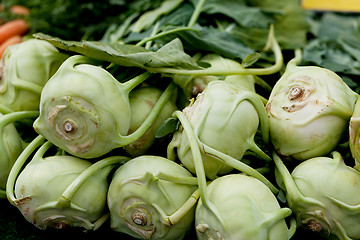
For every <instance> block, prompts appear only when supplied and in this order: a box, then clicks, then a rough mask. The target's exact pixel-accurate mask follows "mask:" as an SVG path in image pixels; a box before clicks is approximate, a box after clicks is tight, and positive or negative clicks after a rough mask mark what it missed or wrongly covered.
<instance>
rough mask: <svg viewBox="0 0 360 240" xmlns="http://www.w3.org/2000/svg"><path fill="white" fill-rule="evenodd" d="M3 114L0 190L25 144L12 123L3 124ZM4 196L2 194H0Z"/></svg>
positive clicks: (0, 122)
mask: <svg viewBox="0 0 360 240" xmlns="http://www.w3.org/2000/svg"><path fill="white" fill-rule="evenodd" d="M5 117H6V116H5V115H3V114H1V113H0V124H1V125H0V134H1V135H0V152H1V154H0V190H1V191H4V190H5V186H6V181H7V178H8V175H9V173H10V170H11V167H12V166H13V164H14V162H15V161H16V159H17V157H18V156H19V155H20V153H21V152H22V150H23V148H24V146H25V144H24V142H23V140H22V138H21V136H20V134H19V132H18V131H17V129H16V128H15V125H14V124H13V123H10V124H4V120H5ZM0 197H2V198H4V197H5V195H4V194H0Z"/></svg>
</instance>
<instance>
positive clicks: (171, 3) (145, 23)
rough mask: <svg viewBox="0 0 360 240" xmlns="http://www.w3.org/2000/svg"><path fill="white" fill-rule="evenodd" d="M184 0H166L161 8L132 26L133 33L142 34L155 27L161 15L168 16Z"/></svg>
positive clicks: (147, 14) (148, 13)
mask: <svg viewBox="0 0 360 240" xmlns="http://www.w3.org/2000/svg"><path fill="white" fill-rule="evenodd" d="M182 2H183V0H165V1H163V2H162V4H161V6H160V7H159V8H156V9H153V10H150V11H147V12H145V13H144V14H143V15H141V17H140V18H139V19H138V20H137V21H136V22H135V23H134V24H133V25H132V27H131V30H132V31H133V32H141V31H142V30H144V29H146V28H148V27H149V26H151V25H153V24H154V23H155V21H156V20H157V19H159V18H160V16H161V15H164V14H167V13H169V12H171V11H173V10H174V9H175V8H177V7H178V6H179V5H180V4H181V3H182Z"/></svg>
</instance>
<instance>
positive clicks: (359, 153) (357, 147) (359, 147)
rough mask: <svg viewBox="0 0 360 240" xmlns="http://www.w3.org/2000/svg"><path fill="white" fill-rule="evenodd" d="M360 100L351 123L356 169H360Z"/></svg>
mask: <svg viewBox="0 0 360 240" xmlns="http://www.w3.org/2000/svg"><path fill="white" fill-rule="evenodd" d="M359 117H360V99H358V100H357V102H356V104H355V107H354V112H353V115H352V116H351V118H350V123H349V147H350V151H351V154H352V157H353V159H354V160H355V168H356V169H359V167H360V165H359V164H360V142H359V130H360V125H359V123H360V118H359Z"/></svg>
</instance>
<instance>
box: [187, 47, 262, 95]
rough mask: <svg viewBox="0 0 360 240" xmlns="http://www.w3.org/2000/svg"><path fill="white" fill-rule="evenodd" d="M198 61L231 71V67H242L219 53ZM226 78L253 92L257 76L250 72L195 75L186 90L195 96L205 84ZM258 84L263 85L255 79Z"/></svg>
mask: <svg viewBox="0 0 360 240" xmlns="http://www.w3.org/2000/svg"><path fill="white" fill-rule="evenodd" d="M199 62H204V63H207V64H210V65H211V66H210V67H209V68H216V69H228V70H229V71H231V70H232V69H244V68H243V67H242V65H241V64H240V63H239V62H237V61H235V60H232V59H228V58H224V57H222V56H221V55H219V54H214V53H209V54H207V55H205V56H203V57H201V58H200V59H199ZM226 79H227V80H228V81H233V82H234V83H238V84H239V85H240V86H241V87H243V88H245V89H247V90H249V91H253V92H255V83H256V80H258V79H259V78H257V77H256V76H254V75H250V74H241V75H228V76H226V75H225V76H224V75H199V76H195V77H194V78H193V79H192V80H191V81H190V82H189V83H188V84H187V85H186V89H187V92H189V93H190V95H191V96H196V95H198V94H199V93H201V92H203V91H204V90H205V88H206V86H207V85H208V84H209V83H210V82H212V81H216V80H226ZM257 82H258V83H259V84H260V83H261V84H262V85H265V83H262V82H260V81H257Z"/></svg>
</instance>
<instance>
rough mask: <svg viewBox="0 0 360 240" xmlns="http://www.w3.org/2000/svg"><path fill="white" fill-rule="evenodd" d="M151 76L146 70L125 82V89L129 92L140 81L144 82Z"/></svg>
mask: <svg viewBox="0 0 360 240" xmlns="http://www.w3.org/2000/svg"><path fill="white" fill-rule="evenodd" d="M150 76H151V73H149V72H144V73H142V74H140V75H138V76H136V77H134V78H132V79H130V80H128V81H127V82H125V83H123V84H122V85H123V87H124V90H125V91H126V92H127V93H128V94H129V93H130V92H131V91H132V90H133V89H134V88H136V87H137V86H138V85H139V84H140V83H142V82H144V81H145V80H146V79H148V78H149V77H150Z"/></svg>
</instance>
